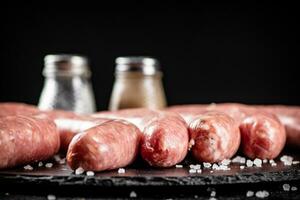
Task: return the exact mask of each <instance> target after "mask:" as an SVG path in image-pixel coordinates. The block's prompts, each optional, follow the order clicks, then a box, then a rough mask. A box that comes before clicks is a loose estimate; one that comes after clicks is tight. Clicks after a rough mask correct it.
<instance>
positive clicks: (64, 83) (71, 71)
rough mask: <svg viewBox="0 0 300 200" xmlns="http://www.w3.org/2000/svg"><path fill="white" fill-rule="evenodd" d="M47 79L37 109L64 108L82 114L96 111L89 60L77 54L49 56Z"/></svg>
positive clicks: (45, 69) (46, 61)
mask: <svg viewBox="0 0 300 200" xmlns="http://www.w3.org/2000/svg"><path fill="white" fill-rule="evenodd" d="M44 61H45V67H44V70H43V75H44V76H45V78H46V79H45V83H44V88H43V90H42V93H41V96H40V100H39V104H38V107H39V108H40V109H41V110H53V109H62V110H68V111H74V112H76V113H79V114H89V113H93V112H95V110H96V106H95V98H94V94H93V90H92V86H91V83H90V76H91V71H90V69H89V66H88V61H87V58H85V57H82V56H77V55H47V56H46V57H45V59H44Z"/></svg>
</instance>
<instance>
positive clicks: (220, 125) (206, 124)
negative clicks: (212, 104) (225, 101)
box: [189, 112, 240, 163]
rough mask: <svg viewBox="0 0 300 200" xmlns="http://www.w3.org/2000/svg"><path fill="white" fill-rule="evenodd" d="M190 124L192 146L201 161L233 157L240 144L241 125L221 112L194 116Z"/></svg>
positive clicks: (214, 160)
mask: <svg viewBox="0 0 300 200" xmlns="http://www.w3.org/2000/svg"><path fill="white" fill-rule="evenodd" d="M193 118H194V119H193V120H191V122H190V124H189V133H190V148H191V151H192V154H193V156H194V158H195V159H196V160H198V161H200V162H211V163H213V162H220V161H222V160H224V159H229V158H231V157H232V156H233V155H234V154H235V153H236V152H237V150H238V148H239V145H240V132H239V126H238V123H236V121H235V120H234V119H233V118H231V117H230V116H228V115H226V114H224V113H221V112H207V113H204V114H201V115H198V116H194V117H193Z"/></svg>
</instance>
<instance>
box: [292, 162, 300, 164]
mask: <svg viewBox="0 0 300 200" xmlns="http://www.w3.org/2000/svg"><path fill="white" fill-rule="evenodd" d="M299 163H300V161H293V162H292V164H293V165H297V164H299Z"/></svg>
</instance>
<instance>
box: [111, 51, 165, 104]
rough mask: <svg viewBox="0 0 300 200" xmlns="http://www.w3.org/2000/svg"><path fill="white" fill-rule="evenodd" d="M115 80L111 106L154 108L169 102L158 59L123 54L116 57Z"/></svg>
mask: <svg viewBox="0 0 300 200" xmlns="http://www.w3.org/2000/svg"><path fill="white" fill-rule="evenodd" d="M115 77H116V79H115V83H114V86H113V91H112V94H111V99H110V104H109V109H110V110H119V109H125V108H139V107H145V108H151V109H161V108H163V107H165V106H166V97H165V93H164V89H163V85H162V80H161V79H162V72H161V71H160V67H159V63H158V61H157V60H156V59H154V58H150V57H119V58H117V59H116V71H115Z"/></svg>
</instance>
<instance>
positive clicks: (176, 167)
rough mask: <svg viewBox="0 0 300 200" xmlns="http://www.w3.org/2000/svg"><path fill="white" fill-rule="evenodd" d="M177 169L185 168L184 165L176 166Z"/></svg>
mask: <svg viewBox="0 0 300 200" xmlns="http://www.w3.org/2000/svg"><path fill="white" fill-rule="evenodd" d="M175 167H176V168H183V166H182V165H175Z"/></svg>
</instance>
